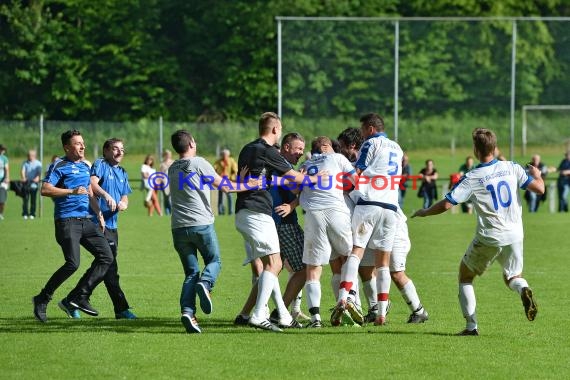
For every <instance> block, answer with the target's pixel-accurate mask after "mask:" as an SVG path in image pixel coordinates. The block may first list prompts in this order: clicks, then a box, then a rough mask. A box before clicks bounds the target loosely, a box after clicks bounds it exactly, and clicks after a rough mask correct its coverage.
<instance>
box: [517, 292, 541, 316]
mask: <svg viewBox="0 0 570 380" xmlns="http://www.w3.org/2000/svg"><path fill="white" fill-rule="evenodd" d="M521 300H522V303H523V306H524V313H525V314H526V318H527V319H528V320H529V321H534V318H536V314H537V313H538V306H536V302H534V298H533V297H532V290H531V289H530V288H523V290H522V292H521Z"/></svg>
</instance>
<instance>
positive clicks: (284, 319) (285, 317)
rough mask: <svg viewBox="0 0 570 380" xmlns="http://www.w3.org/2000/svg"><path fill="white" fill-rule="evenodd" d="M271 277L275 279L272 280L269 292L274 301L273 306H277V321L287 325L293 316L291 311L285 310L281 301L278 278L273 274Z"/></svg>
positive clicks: (285, 307)
mask: <svg viewBox="0 0 570 380" xmlns="http://www.w3.org/2000/svg"><path fill="white" fill-rule="evenodd" d="M272 275H273V273H272ZM273 277H274V278H275V280H274V281H273V292H272V293H271V298H272V299H273V302H275V306H277V311H279V323H282V324H285V325H288V324H289V323H291V321H292V320H293V317H292V316H291V313H289V310H287V306H285V302H283V296H282V295H281V287H280V286H279V279H278V278H277V276H275V275H273Z"/></svg>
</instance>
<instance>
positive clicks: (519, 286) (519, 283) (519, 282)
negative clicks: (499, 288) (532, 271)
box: [509, 277, 528, 294]
mask: <svg viewBox="0 0 570 380" xmlns="http://www.w3.org/2000/svg"><path fill="white" fill-rule="evenodd" d="M509 288H511V289H512V290H514V291H515V292H517V293H518V294H521V293H522V290H523V288H528V282H526V280H525V279H524V278H521V277H518V278H513V279H512V280H511V281H509Z"/></svg>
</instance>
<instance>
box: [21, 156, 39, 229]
mask: <svg viewBox="0 0 570 380" xmlns="http://www.w3.org/2000/svg"><path fill="white" fill-rule="evenodd" d="M36 156H37V154H36V151H35V150H33V149H30V150H29V151H28V159H27V160H26V161H24V162H23V163H22V169H21V173H20V174H21V176H22V181H23V182H24V186H25V191H24V193H23V194H24V197H23V198H24V199H23V204H22V217H23V218H24V219H28V218H30V219H34V218H35V217H36V200H37V194H38V184H39V182H40V176H41V175H42V163H41V162H40V161H39V160H37V158H36ZM28 204H29V206H30V208H29V209H28Z"/></svg>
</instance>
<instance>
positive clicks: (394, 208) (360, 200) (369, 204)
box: [356, 198, 398, 212]
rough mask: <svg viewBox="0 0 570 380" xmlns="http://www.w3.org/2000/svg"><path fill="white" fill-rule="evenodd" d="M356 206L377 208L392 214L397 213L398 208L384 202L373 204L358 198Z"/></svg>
mask: <svg viewBox="0 0 570 380" xmlns="http://www.w3.org/2000/svg"><path fill="white" fill-rule="evenodd" d="M356 205H357V206H378V207H382V208H385V209H387V210H392V211H394V212H398V208H397V207H396V206H394V205H392V204H390V203H384V202H374V201H365V200H364V199H362V198H358V202H356Z"/></svg>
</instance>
